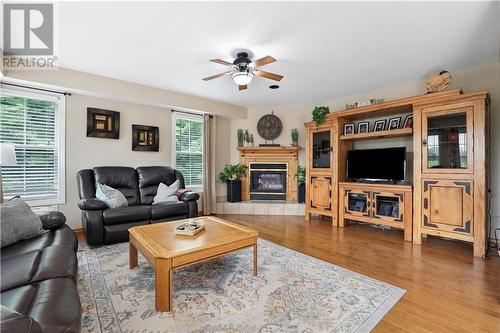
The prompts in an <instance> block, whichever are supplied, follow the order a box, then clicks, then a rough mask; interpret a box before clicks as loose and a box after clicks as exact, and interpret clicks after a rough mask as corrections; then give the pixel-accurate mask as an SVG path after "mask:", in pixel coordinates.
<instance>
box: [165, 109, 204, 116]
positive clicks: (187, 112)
mask: <svg viewBox="0 0 500 333" xmlns="http://www.w3.org/2000/svg"><path fill="white" fill-rule="evenodd" d="M170 111H172V113H174V112H177V113H185V114H192V115H194V116H203V115H204V114H207V113H196V112H189V111H178V110H173V109H172V110H170ZM208 116H209V117H210V118H213V117H214V116H212V115H211V114H208Z"/></svg>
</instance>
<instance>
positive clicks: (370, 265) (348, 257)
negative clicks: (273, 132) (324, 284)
mask: <svg viewBox="0 0 500 333" xmlns="http://www.w3.org/2000/svg"><path fill="white" fill-rule="evenodd" d="M218 216H219V217H222V218H226V219H228V220H230V221H232V222H236V223H239V224H242V225H245V226H249V227H253V228H255V229H257V230H258V231H259V233H260V235H259V237H261V238H263V239H266V240H268V241H271V242H274V243H277V244H280V245H282V246H286V247H288V248H291V249H294V250H297V251H300V252H302V253H305V254H308V255H310V256H313V257H316V258H319V259H322V260H325V261H328V262H331V263H333V264H336V265H339V266H342V267H344V268H347V269H350V270H352V271H355V272H357V273H361V274H364V275H367V276H370V277H372V278H375V279H379V280H381V281H384V282H387V283H390V284H393V285H395V286H398V287H401V288H404V289H406V290H407V293H406V294H405V295H404V296H403V298H402V299H401V300H400V301H399V302H398V303H397V304H396V305H395V306H394V308H393V309H392V310H391V311H390V312H389V313H388V314H387V315H386V316H385V317H384V318H383V319H382V321H381V322H380V323H379V324H378V325H377V327H376V328H375V330H374V332H418V333H421V332H422V333H423V332H440V333H444V332H474V333H479V332H496V333H498V332H500V258H499V257H497V256H493V254H491V255H492V256H491V258H490V259H486V260H481V259H477V258H474V257H473V256H472V245H470V244H465V243H460V242H456V241H448V240H443V239H438V238H433V237H428V238H427V239H426V240H425V241H424V242H423V243H422V245H421V246H418V245H412V243H410V242H404V241H403V234H402V231H396V230H382V229H376V228H373V227H371V226H368V225H359V224H355V225H351V226H349V227H347V228H337V227H332V226H331V223H330V221H329V220H328V219H327V218H323V219H321V218H314V219H312V220H311V223H309V224H307V223H305V221H304V218H303V217H299V216H247V215H218Z"/></svg>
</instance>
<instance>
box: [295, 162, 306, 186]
mask: <svg viewBox="0 0 500 333" xmlns="http://www.w3.org/2000/svg"><path fill="white" fill-rule="evenodd" d="M295 177H297V185H299V186H300V185H304V184H305V183H306V168H304V167H301V166H300V165H299V166H298V167H297V173H296V174H295Z"/></svg>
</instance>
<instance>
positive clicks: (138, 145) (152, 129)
mask: <svg viewBox="0 0 500 333" xmlns="http://www.w3.org/2000/svg"><path fill="white" fill-rule="evenodd" d="M132 150H133V151H159V150H160V128H159V127H156V126H148V125H132Z"/></svg>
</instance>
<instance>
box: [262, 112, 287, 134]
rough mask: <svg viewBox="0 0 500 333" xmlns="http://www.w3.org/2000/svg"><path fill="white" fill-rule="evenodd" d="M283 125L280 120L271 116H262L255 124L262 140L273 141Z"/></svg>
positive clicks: (272, 114)
mask: <svg viewBox="0 0 500 333" xmlns="http://www.w3.org/2000/svg"><path fill="white" fill-rule="evenodd" d="M282 129H283V124H282V123H281V120H280V118H278V117H277V116H275V115H274V112H273V113H271V114H266V115H264V116H262V117H261V118H260V119H259V121H258V122H257V132H259V135H260V136H261V137H262V138H263V139H264V140H266V141H267V140H274V139H276V138H277V137H278V136H280V134H281V130H282Z"/></svg>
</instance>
